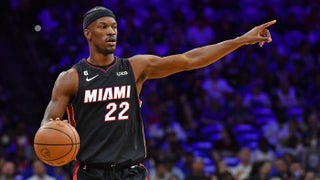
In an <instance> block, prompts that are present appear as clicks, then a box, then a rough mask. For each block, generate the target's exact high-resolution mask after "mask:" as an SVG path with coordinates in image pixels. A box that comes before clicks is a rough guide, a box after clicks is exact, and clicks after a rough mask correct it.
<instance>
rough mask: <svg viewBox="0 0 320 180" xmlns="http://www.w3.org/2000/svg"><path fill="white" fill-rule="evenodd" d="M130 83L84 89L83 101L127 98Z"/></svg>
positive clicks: (128, 96) (92, 101)
mask: <svg viewBox="0 0 320 180" xmlns="http://www.w3.org/2000/svg"><path fill="white" fill-rule="evenodd" d="M130 90H131V85H125V86H115V87H106V88H99V89H88V90H85V94H84V100H83V102H84V103H94V102H100V101H108V100H114V99H129V98H130Z"/></svg>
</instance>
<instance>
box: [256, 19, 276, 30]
mask: <svg viewBox="0 0 320 180" xmlns="http://www.w3.org/2000/svg"><path fill="white" fill-rule="evenodd" d="M276 22H277V20H272V21H269V22H267V23H264V24H261V25H260V26H259V28H262V29H265V28H267V27H269V26H271V25H272V24H274V23H276Z"/></svg>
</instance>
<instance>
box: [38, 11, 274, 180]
mask: <svg viewBox="0 0 320 180" xmlns="http://www.w3.org/2000/svg"><path fill="white" fill-rule="evenodd" d="M275 22H276V21H275V20H274V21H270V22H267V23H265V24H262V25H260V26H256V27H254V28H253V29H251V30H250V31H248V32H247V33H245V34H244V35H242V36H240V37H237V38H235V39H231V40H226V41H223V42H221V43H218V44H213V45H208V46H204V47H199V48H196V49H192V50H190V51H188V52H185V53H183V54H176V55H171V56H166V57H158V56H154V55H137V56H133V57H130V58H128V59H126V58H120V57H115V56H114V52H115V50H116V44H117V35H118V33H117V21H116V17H115V15H114V14H113V12H112V11H111V10H109V9H107V8H104V7H94V8H93V9H91V10H89V11H88V12H87V13H86V14H85V15H84V18H83V33H84V36H85V38H86V39H87V41H88V44H89V49H90V54H89V56H88V58H85V59H82V60H81V61H80V62H79V63H77V64H75V65H74V66H73V67H72V68H70V69H69V70H67V71H65V72H62V73H61V74H60V75H59V77H58V78H57V80H56V82H55V85H54V87H53V90H52V97H51V100H50V102H49V104H48V106H47V108H46V111H45V114H44V117H43V121H42V125H43V124H45V123H47V122H48V121H49V120H60V119H61V118H62V117H63V116H64V113H65V112H66V111H67V114H68V121H69V122H70V123H71V124H72V125H73V126H75V127H76V129H77V131H78V133H79V135H80V140H81V145H80V150H79V153H78V155H77V164H76V166H75V169H74V176H73V178H74V179H81V180H87V179H105V180H107V179H121V180H124V179H132V180H136V179H139V180H142V179H147V172H146V169H145V168H144V167H143V166H142V165H141V164H140V162H141V161H142V160H143V159H144V158H145V157H146V144H145V139H144V129H143V124H142V119H141V114H140V100H139V94H140V91H141V88H142V85H143V83H144V82H145V81H146V80H148V79H157V78H162V77H166V76H169V75H171V74H174V73H177V72H181V71H187V70H192V69H198V68H202V67H205V66H208V65H210V64H212V63H214V62H215V61H217V60H219V59H220V58H222V57H224V56H225V55H227V54H228V53H230V52H232V51H234V50H236V49H238V48H239V47H241V46H243V45H249V44H255V43H259V45H260V46H263V44H264V43H266V42H268V43H269V42H271V41H272V39H271V35H270V33H269V31H268V30H267V29H266V28H267V27H269V26H270V25H272V24H274V23H275Z"/></svg>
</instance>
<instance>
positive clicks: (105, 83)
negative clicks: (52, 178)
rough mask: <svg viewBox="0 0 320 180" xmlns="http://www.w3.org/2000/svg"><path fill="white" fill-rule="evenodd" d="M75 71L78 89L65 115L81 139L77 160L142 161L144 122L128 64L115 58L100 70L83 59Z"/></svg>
mask: <svg viewBox="0 0 320 180" xmlns="http://www.w3.org/2000/svg"><path fill="white" fill-rule="evenodd" d="M74 68H75V69H76V70H77V71H78V75H79V88H78V93H77V95H76V97H75V98H74V99H73V101H72V103H71V104H70V105H69V107H68V111H67V112H68V115H69V119H70V120H71V122H73V123H74V125H75V127H76V129H77V131H78V133H79V136H80V141H81V144H80V150H79V153H78V155H77V160H79V161H80V162H85V163H124V162H135V161H139V160H142V159H144V158H145V156H146V146H145V139H144V129H143V122H142V118H141V114H140V103H139V98H138V94H137V90H136V85H135V79H134V74H133V71H132V69H131V65H130V63H129V61H128V60H127V59H121V58H115V60H114V62H113V63H112V64H111V65H110V66H108V67H106V68H102V67H96V66H93V65H91V64H89V63H88V62H87V60H85V59H83V60H81V61H80V62H79V63H77V64H76V65H74Z"/></svg>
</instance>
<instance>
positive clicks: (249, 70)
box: [0, 0, 320, 180]
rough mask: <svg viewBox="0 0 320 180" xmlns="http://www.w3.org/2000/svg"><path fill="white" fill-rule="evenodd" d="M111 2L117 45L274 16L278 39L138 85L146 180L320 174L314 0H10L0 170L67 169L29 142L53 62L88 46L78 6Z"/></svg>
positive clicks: (62, 174) (174, 44)
mask: <svg viewBox="0 0 320 180" xmlns="http://www.w3.org/2000/svg"><path fill="white" fill-rule="evenodd" d="M95 5H103V6H106V7H108V8H110V9H112V10H113V11H114V13H115V14H116V16H117V21H118V33H119V35H118V47H117V52H116V55H117V56H119V57H130V56H133V55H136V54H155V55H159V56H165V55H170V54H176V53H182V52H185V51H188V50H190V49H192V48H196V47H199V46H203V45H207V44H212V43H217V42H220V41H223V40H226V39H230V38H235V37H237V36H240V35H242V34H243V33H244V32H246V31H247V30H249V29H250V28H252V27H254V26H255V25H258V24H261V23H264V22H267V21H269V20H273V19H276V20H277V21H278V22H277V24H275V25H274V26H272V27H270V31H271V34H272V37H273V42H272V43H270V44H265V46H264V47H262V48H260V47H258V46H257V45H253V46H246V47H241V48H240V49H238V50H237V51H235V52H233V53H231V54H229V55H228V56H226V57H224V58H223V59H222V60H221V61H218V62H216V63H215V64H213V65H210V66H208V67H206V68H203V69H199V70H193V71H188V72H182V73H178V74H175V75H172V76H170V77H167V78H163V79H158V80H150V81H147V82H146V83H145V85H144V89H143V90H142V93H141V99H142V100H143V104H142V114H143V118H144V121H145V134H146V140H147V145H148V157H147V159H146V160H145V162H144V164H145V166H146V167H147V168H148V169H149V174H150V179H151V180H183V179H186V180H197V179H201V180H206V179H208V180H215V179H219V180H220V179H221V180H229V179H237V180H244V179H249V180H264V179H273V180H319V179H320V150H319V145H320V130H319V120H320V103H319V102H320V43H319V42H320V21H319V19H320V12H319V9H320V3H319V1H318V0H308V1H301V0H261V1H256V0H229V1H224V0H197V1H196V0H170V1H169V0H150V1H141V0H126V1H124V0H92V1H87V2H85V1H72V0H64V1H55V0H4V1H2V2H1V6H0V10H1V11H0V15H1V17H3V20H1V21H0V24H1V27H2V28H1V30H0V31H1V33H0V52H1V56H2V58H1V61H0V67H2V68H1V71H0V180H2V179H27V178H30V179H32V178H31V176H34V177H33V178H35V179H36V178H37V176H38V177H44V176H46V179H66V180H67V179H70V177H71V173H72V164H70V165H67V166H64V167H50V166H46V165H44V164H43V163H41V162H40V161H38V160H37V158H36V156H35V155H34V152H33V137H34V133H35V131H36V130H37V128H38V127H39V125H40V122H41V119H42V115H43V112H44V109H45V107H46V105H47V103H48V101H49V99H50V95H51V89H52V87H53V84H54V81H55V79H56V77H57V76H58V74H59V73H60V72H61V71H63V70H66V69H68V68H70V67H71V66H72V65H73V64H74V63H76V62H78V61H79V60H81V59H82V58H86V57H87V56H88V49H87V42H86V40H85V38H84V36H83V34H82V15H83V14H84V13H85V12H86V11H87V10H89V9H90V8H92V7H93V6H95Z"/></svg>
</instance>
